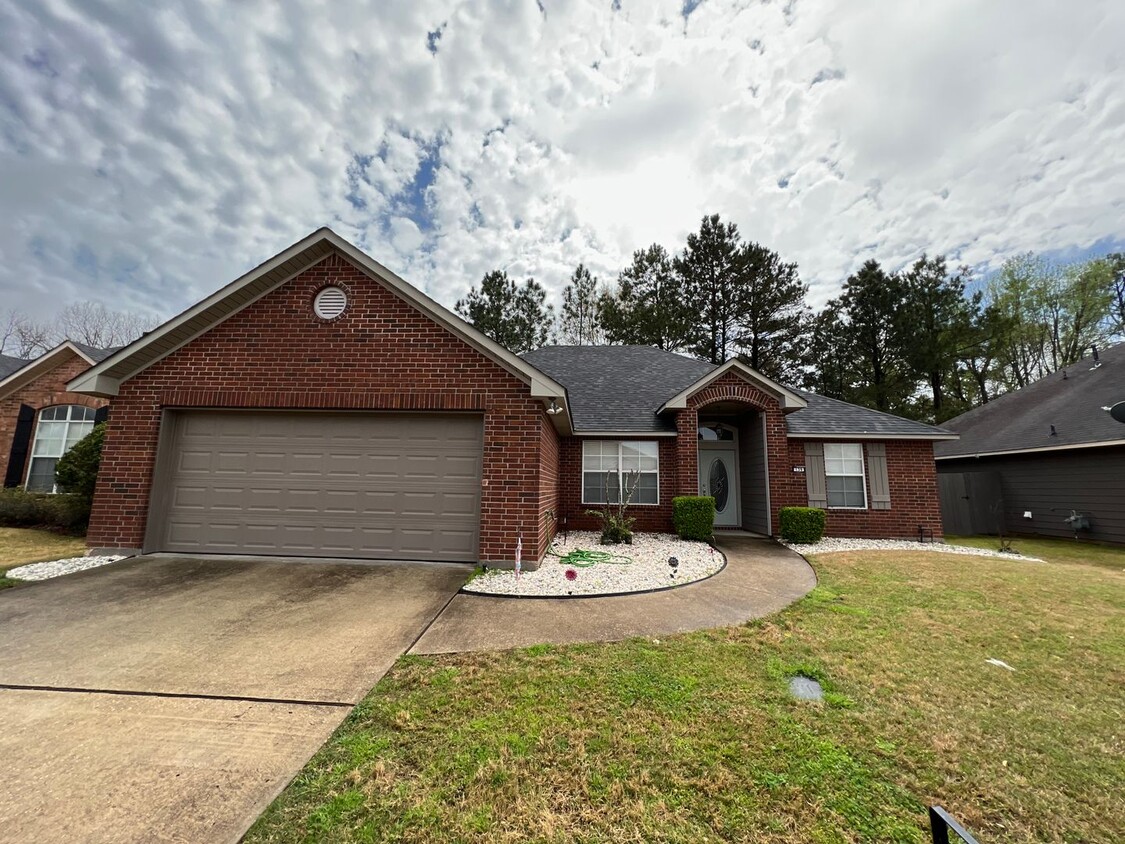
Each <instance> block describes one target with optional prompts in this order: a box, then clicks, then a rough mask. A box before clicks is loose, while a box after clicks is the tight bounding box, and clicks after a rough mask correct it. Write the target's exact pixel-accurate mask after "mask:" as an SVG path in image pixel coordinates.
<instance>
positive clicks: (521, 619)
mask: <svg viewBox="0 0 1125 844" xmlns="http://www.w3.org/2000/svg"><path fill="white" fill-rule="evenodd" d="M717 544H718V546H719V548H720V550H722V552H723V553H724V554H726V556H727V566H726V568H725V569H723V571H721V572H719V574H717V575H715V576H714V577H712V578H710V579H708V580H704V581H702V582H699V583H692V584H689V585H687V586H683V587H680V588H679V589H670V590H667V591H665V592H654V593H650V594H640V595H627V596H623V597H618V598H494V597H485V596H480V595H466V594H460V595H458V596H457V597H456V598H454V599H453V601H452V602H451V603H450V604H449V606H448V607H446V608H445V610H444V611H443V612H442V613H441V615H439V616H438V617H437V618H436V619H435V620H434V622H433V623H432V624H431V625H430V626H429V628H427V630H426V632H425V633H424V634H423V635H422V637H421V638H420V639H419V640H418V642H417V643H416V644H415V645H414V647H413V648H412V649H411V651H410V653H412V654H441V653H458V652H462V651H487V650H503V649H506V648H524V647H529V646H531V645H537V644H541V643H544V642H549V643H553V644H567V643H575V642H611V641H618V640H620V639H628V638H630V637H632V636H667V635H670V634H674V633H686V632H688V631H691V630H703V629H707V628H712V627H728V626H731V625H736V624H743V623H745V622H747V621H749V620H750V619H753V618H760V617H762V616H764V615H769V614H770V613H773V612H777V611H778V610H780V609H782V608H784V607H786V606H788V605H789V604H791V603H793V602H794V601H796V600H797V599H798V598H802V597H804V596H805V595H807V594H808V593H809V591H810V590H811V589H812V588H813V587H814V586H816V575H815V574H814V573H813V570H812V567H811V566H809V564H808V563H807V562H806V561H805V560H804V558H803V557H801V556H800V555H799V554H797V553H795V552H794V551H790V550H789V549H788V548H785V547H783V546H781V545H778V544H777V543H776V542H774V541H772V540H769V539H763V538H760V537H754V536H749V535H723V536H720V537H719V538H718V542H717Z"/></svg>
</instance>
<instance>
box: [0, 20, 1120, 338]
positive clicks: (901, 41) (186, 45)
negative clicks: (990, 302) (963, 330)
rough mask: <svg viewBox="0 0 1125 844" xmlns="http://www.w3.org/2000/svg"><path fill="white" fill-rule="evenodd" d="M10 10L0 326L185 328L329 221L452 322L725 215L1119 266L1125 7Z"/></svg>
mask: <svg viewBox="0 0 1125 844" xmlns="http://www.w3.org/2000/svg"><path fill="white" fill-rule="evenodd" d="M148 6H149V4H138V3H135V2H125V0H122V2H112V0H88V2H80V0H34V2H33V0H0V214H2V218H3V222H2V223H0V256H2V258H3V260H2V261H0V299H2V302H3V305H2V306H0V308H2V307H8V306H16V307H20V308H23V309H25V310H27V311H30V312H32V313H35V314H39V315H45V314H47V313H49V312H51V311H53V310H54V309H55V308H57V306H58V304H59V303H60V302H64V301H67V300H69V299H95V300H99V301H102V302H105V303H106V304H108V305H111V306H114V307H119V308H130V309H137V310H150V311H153V312H154V313H156V314H158V315H161V316H170V315H171V314H172V313H174V312H176V311H178V310H181V309H182V308H184V307H186V306H188V305H190V304H191V303H192V302H194V301H195V300H197V299H198V298H200V297H201V296H203V295H204V294H206V293H209V292H211V291H213V290H215V289H216V288H218V287H219V286H221V285H222V284H224V283H226V282H228V281H230V280H231V279H232V278H234V277H236V276H237V275H239V274H240V273H242V272H244V271H245V270H246V269H248V268H250V267H252V266H254V265H256V264H258V263H260V262H261V261H263V260H265V259H267V258H269V257H270V256H272V255H273V254H275V253H276V252H278V251H280V250H281V249H283V248H284V247H286V246H288V245H289V244H291V243H292V242H294V241H295V240H297V239H299V238H301V237H303V236H304V235H305V234H307V233H308V232H309V231H311V230H313V229H315V228H317V227H319V226H322V225H330V226H332V227H333V228H334V229H336V231H337V232H339V233H340V234H341V235H343V236H344V237H346V238H348V239H350V240H352V241H353V242H355V243H357V244H358V245H359V246H360V247H361V248H363V249H365V250H366V251H367V252H368V253H370V254H371V255H372V256H374V257H375V258H376V259H377V260H379V261H381V262H382V263H384V264H386V265H387V266H389V267H390V268H391V269H393V270H396V271H398V272H399V273H401V274H402V275H404V276H405V277H406V278H407V279H408V280H410V281H412V282H413V283H414V284H416V285H418V286H419V287H422V288H424V289H425V290H427V291H428V292H429V293H430V294H431V295H433V296H435V297H436V298H437V299H438V300H439V301H442V302H444V303H446V304H448V305H452V304H453V302H454V301H455V300H456V299H457V297H458V296H460V295H463V294H464V293H465V291H466V290H467V289H468V287H469V286H470V285H471V284H473V283H474V282H476V281H478V280H479V278H480V276H481V275H482V274H483V273H484V272H485V271H487V270H489V269H493V268H504V269H507V270H508V271H509V272H510V273H513V274H515V275H517V276H519V277H523V276H527V275H533V276H535V277H536V278H537V279H539V280H540V281H541V282H543V283H544V284H546V285H547V286H548V287H549V288H550V289H552V290H554V291H557V290H559V289H561V287H562V285H563V284H564V283H565V280H566V277H567V276H568V275H569V272H570V271H571V270H572V269H573V267H574V265H575V264H577V263H578V262H579V261H583V262H585V263H587V264H588V265H590V266H592V267H593V268H594V269H595V271H596V272H597V273H599V274H600V275H601V276H602V277H603V278H610V277H612V276H613V275H615V274H616V271H617V269H619V268H620V267H621V266H622V264H623V263H625V262H626V261H627V260H628V257H629V256H630V254H631V253H632V251H633V250H634V249H636V248H638V247H641V246H644V245H647V244H648V243H651V242H654V241H656V242H661V243H663V244H665V245H666V246H668V247H669V248H673V249H674V248H678V247H679V245H680V244H682V242H683V238H684V236H685V235H686V233H687V232H688V231H690V230H691V229H693V228H695V227H697V226H698V223H699V218H700V217H701V215H703V214H704V213H711V212H718V213H720V214H722V215H723V216H724V217H725V218H728V219H731V220H733V221H735V222H736V223H738V225H739V227H740V229H741V230H742V232H743V233H744V235H745V236H747V237H749V238H752V239H754V240H758V241H759V242H762V243H764V244H766V245H768V246H770V247H772V248H774V249H776V250H778V251H779V252H780V253H781V254H782V255H783V256H784V257H785V258H786V259H788V260H792V261H796V262H797V263H798V264H799V266H800V269H801V273H802V276H803V277H804V278H805V279H806V280H807V281H809V282H810V283H811V284H812V285H813V299H814V300H815V301H816V302H822V301H823V300H824V299H825V298H827V297H828V296H829V295H832V294H833V293H834V292H835V290H836V289H838V287H839V285H840V283H841V282H842V280H843V279H844V278H845V277H846V276H847V274H848V273H849V271H850V270H852V269H853V268H854V267H856V266H857V265H858V264H860V263H862V262H863V261H864V260H866V259H868V258H871V257H875V258H878V259H879V260H881V261H883V262H886V263H888V264H890V265H892V266H896V265H899V264H901V263H903V262H906V261H909V260H910V259H912V258H914V257H916V256H917V255H918V254H920V253H921V252H922V251H929V252H931V253H934V252H942V253H946V254H948V255H950V256H954V257H955V258H956V259H957V260H958V261H961V262H965V263H968V264H971V265H974V266H979V267H981V268H987V267H988V266H995V265H996V264H997V263H998V262H1000V261H1002V260H1003V259H1004V258H1005V257H1006V256H1009V255H1011V254H1014V253H1018V252H1022V251H1027V250H1036V251H1046V252H1051V253H1053V254H1056V255H1062V256H1074V255H1085V254H1090V253H1092V252H1097V251H1104V250H1106V249H1108V248H1110V247H1117V248H1119V247H1120V246H1121V245H1122V243H1123V239H1125V52H1123V51H1122V50H1121V47H1120V45H1121V40H1122V36H1125V4H1123V3H1121V2H1119V0H1104V2H1103V1H1102V0H1080V1H1079V0H1076V2H1066V3H1063V2H1058V0H977V1H976V2H970V0H940V2H934V1H933V0H919V1H918V2H915V0H788V2H782V0H773V1H772V2H757V1H755V2H746V1H745V0H743V2H734V1H733V0H702V2H697V1H696V0H676V1H675V2H655V0H597V1H596V2H581V1H580V0H539V2H538V3H537V2H536V0H506V2H489V3H485V2H462V3H452V2H437V0H434V2H429V0H425V2H422V1H421V0H400V1H399V2H390V0H385V1H384V2H372V3H369V4H361V3H355V4H349V3H344V2H342V0H333V1H332V2H330V3H328V2H325V3H317V2H304V0H265V2H250V1H249V0H238V2H225V3H220V2H200V1H199V0H183V2H177V0H162V2H160V3H155V4H151V6H152V8H153V9H156V10H158V11H152V12H149V11H147V7H148Z"/></svg>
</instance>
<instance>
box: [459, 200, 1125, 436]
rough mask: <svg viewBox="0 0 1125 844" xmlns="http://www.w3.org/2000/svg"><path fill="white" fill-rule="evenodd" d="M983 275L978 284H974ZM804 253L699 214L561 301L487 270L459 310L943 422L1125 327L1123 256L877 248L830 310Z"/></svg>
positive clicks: (1124, 332) (579, 275)
mask: <svg viewBox="0 0 1125 844" xmlns="http://www.w3.org/2000/svg"><path fill="white" fill-rule="evenodd" d="M976 287H979V288H981V289H978V290H976V291H975V292H973V293H971V294H969V293H967V289H971V288H976ZM808 292H809V287H808V285H807V284H805V283H804V282H803V281H801V278H800V276H799V273H798V271H797V266H796V264H794V263H790V262H787V261H785V260H783V259H782V258H781V257H780V256H779V255H778V254H777V253H776V252H775V251H773V250H771V249H769V248H767V247H765V246H763V245H761V244H759V243H756V242H754V241H750V240H745V239H743V237H742V235H741V234H740V232H739V231H738V227H737V226H736V225H735V224H734V223H731V222H723V221H722V220H721V219H720V217H719V215H717V214H714V215H709V216H705V217H704V218H703V219H702V221H701V223H700V227H699V230H698V231H696V232H693V233H692V234H689V235H688V236H687V239H686V243H685V244H684V246H683V247H682V248H681V249H680V250H679V251H678V252H676V253H670V252H668V250H667V249H665V248H664V247H663V246H662V245H660V244H655V243H654V244H652V245H651V246H648V247H647V248H645V249H639V250H637V251H636V252H634V253H633V258H632V262H631V263H630V264H629V265H628V266H627V267H625V268H624V269H623V270H621V271H620V272H619V273H618V275H617V278H616V279H615V280H614V281H613V282H612V283H603V282H601V281H600V280H599V279H598V278H596V277H595V276H593V275H592V274H591V273H590V271H589V269H588V268H586V267H585V266H583V265H581V264H580V265H579V266H578V267H577V268H576V269H575V270H574V272H573V274H572V275H571V277H570V279H569V282H568V284H567V285H566V287H565V288H564V289H563V291H562V301H561V303H560V307H559V309H558V311H557V312H556V310H555V308H554V306H553V305H552V304H550V303H548V302H547V293H546V290H545V289H544V288H543V286H542V285H541V284H539V283H538V282H537V281H535V280H534V279H530V278H529V279H527V280H525V281H524V282H522V283H517V282H516V281H515V280H513V279H511V278H509V277H508V275H507V273H505V272H502V271H494V272H490V273H488V274H486V275H485V277H484V279H483V280H482V282H481V285H480V287H479V288H477V287H474V288H473V289H472V290H471V291H470V292H469V294H468V295H467V296H466V297H465V298H463V299H461V300H459V301H458V302H457V304H456V310H457V312H458V313H459V314H461V316H463V317H464V318H465V319H466V320H468V321H469V322H471V323H472V324H473V325H475V326H476V327H477V328H478V329H480V330H481V331H483V332H484V333H485V334H487V335H489V336H490V337H492V338H493V339H495V340H497V341H498V342H500V343H501V344H503V345H504V346H506V347H507V348H509V349H511V350H512V351H514V352H517V353H521V352H525V351H529V350H531V349H535V348H538V347H540V346H543V345H547V344H549V343H553V342H559V343H564V344H568V345H599V344H605V343H609V344H626V345H651V346H656V347H658V348H660V349H664V350H666V351H670V352H679V353H682V354H688V355H692V356H694V357H697V358H699V359H701V360H706V361H710V362H711V363H715V364H719V363H722V362H724V361H726V360H728V359H730V358H732V357H737V358H739V359H740V360H742V361H744V362H745V363H747V364H748V365H749V366H751V367H753V368H754V369H756V370H758V371H759V372H761V373H762V374H764V375H766V376H767V377H770V378H773V379H775V380H777V381H780V382H783V383H786V384H791V385H796V386H801V387H805V388H806V389H809V390H812V391H814V392H817V393H820V394H821V395H825V396H828V397H831V398H838V399H842V400H844V401H848V402H852V403H854V404H859V405H863V406H866V407H871V408H874V409H877V410H882V411H886V412H888V413H895V414H899V415H902V416H907V417H909V418H913V419H919V420H922V421H928V422H942V421H944V420H946V419H949V418H952V417H953V416H956V415H958V414H960V413H963V412H964V411H966V410H968V409H970V408H972V407H975V406H978V405H980V404H984V403H986V402H988V401H990V400H991V399H993V398H995V397H996V396H998V395H1000V394H1002V393H1004V392H1007V391H1008V390H1011V389H1016V388H1018V387H1022V386H1024V385H1026V384H1028V383H1030V382H1031V381H1034V380H1036V379H1037V378H1041V377H1043V376H1044V375H1046V374H1048V373H1050V372H1053V371H1055V370H1058V369H1061V368H1064V367H1066V366H1069V365H1072V364H1073V363H1075V362H1076V361H1077V360H1079V359H1080V358H1082V357H1083V356H1084V355H1085V354H1087V353H1088V352H1089V350H1090V348H1091V346H1094V345H1098V344H1106V343H1109V342H1113V341H1114V340H1116V339H1121V338H1123V337H1125V255H1121V254H1110V255H1106V256H1105V257H1102V258H1097V259H1093V260H1088V261H1082V262H1077V263H1072V264H1066V265H1057V264H1054V263H1051V262H1050V261H1048V260H1046V259H1045V258H1043V257H1041V256H1037V255H1034V254H1026V255H1020V256H1017V257H1014V258H1011V259H1009V260H1008V261H1006V262H1005V263H1004V265H1003V266H1002V267H1001V268H1000V270H999V271H998V272H996V273H994V274H993V275H991V276H990V277H988V278H987V279H983V280H977V279H974V278H973V276H972V273H971V271H970V270H969V269H968V268H966V267H952V266H950V265H949V262H948V261H947V260H946V258H945V257H944V256H941V255H937V256H933V257H931V256H928V255H923V256H922V257H920V258H918V259H917V260H916V261H915V262H914V263H913V264H911V265H909V266H908V267H905V268H903V269H901V270H899V271H891V270H889V269H887V268H886V267H884V266H882V265H881V264H880V263H879V262H878V261H875V260H869V261H867V262H866V263H865V264H864V265H863V266H862V267H860V268H859V269H858V270H857V271H856V272H855V273H853V274H852V275H851V276H849V277H848V278H847V279H846V280H845V282H844V284H843V289H842V291H841V293H840V295H839V296H837V297H836V298H834V299H832V300H831V301H829V302H828V303H827V304H826V305H825V306H824V307H823V308H822V309H821V310H819V311H814V310H813V309H812V308H811V307H810V306H809V304H808V302H807V298H808Z"/></svg>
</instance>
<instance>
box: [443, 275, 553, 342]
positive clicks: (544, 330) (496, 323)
mask: <svg viewBox="0 0 1125 844" xmlns="http://www.w3.org/2000/svg"><path fill="white" fill-rule="evenodd" d="M546 298H547V294H546V291H545V290H543V288H542V286H541V285H539V284H538V283H537V282H536V281H535V280H534V279H531V278H529V279H528V280H527V281H526V282H524V283H523V284H522V285H517V284H516V283H515V281H513V280H512V279H511V278H509V277H508V274H507V273H506V272H502V271H500V270H493V271H492V272H490V273H486V274H485V276H484V278H482V279H481V284H480V289H479V290H478V289H477V288H475V287H474V288H473V289H472V290H470V291H469V294H468V295H467V296H466V297H465V298H464V299H459V300H458V301H457V304H456V305H455V309H456V311H457V313H458V314H460V315H461V316H462V317H464V318H465V319H466V320H468V321H469V322H470V323H472V324H473V326H474V327H475V328H476V329H477V330H478V331H481V332H483V333H484V334H487V335H488V336H489V337H491V338H492V339H493V340H495V341H496V342H497V343H499V344H500V345H501V346H504V347H505V348H507V349H508V350H509V351H512V352H515V353H516V354H519V353H521V352H526V351H530V350H531V349H537V348H539V347H540V346H542V345H544V344H546V343H547V342H548V341H549V340H550V336H551V326H552V324H553V322H554V309H553V308H552V307H551V306H550V305H547V304H545V302H546Z"/></svg>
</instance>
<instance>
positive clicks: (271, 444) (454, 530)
mask: <svg viewBox="0 0 1125 844" xmlns="http://www.w3.org/2000/svg"><path fill="white" fill-rule="evenodd" d="M482 443H483V419H482V417H481V416H480V415H479V414H404V413H385V412H384V413H366V412H316V411H300V412H293V411H238V410H231V411H203V410H179V411H177V410H169V411H166V412H165V413H164V420H163V423H162V427H161V436H160V447H159V450H158V455H157V466H156V472H155V476H154V483H153V488H152V499H151V503H150V511H149V518H148V530H147V534H146V538H145V550H146V551H167V552H176V553H200V554H260V555H280V556H296V557H348V558H361V559H379V560H433V561H439V560H440V561H463V562H475V561H476V560H477V559H478V545H479V537H480V499H481V462H482V458H481V455H482Z"/></svg>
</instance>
